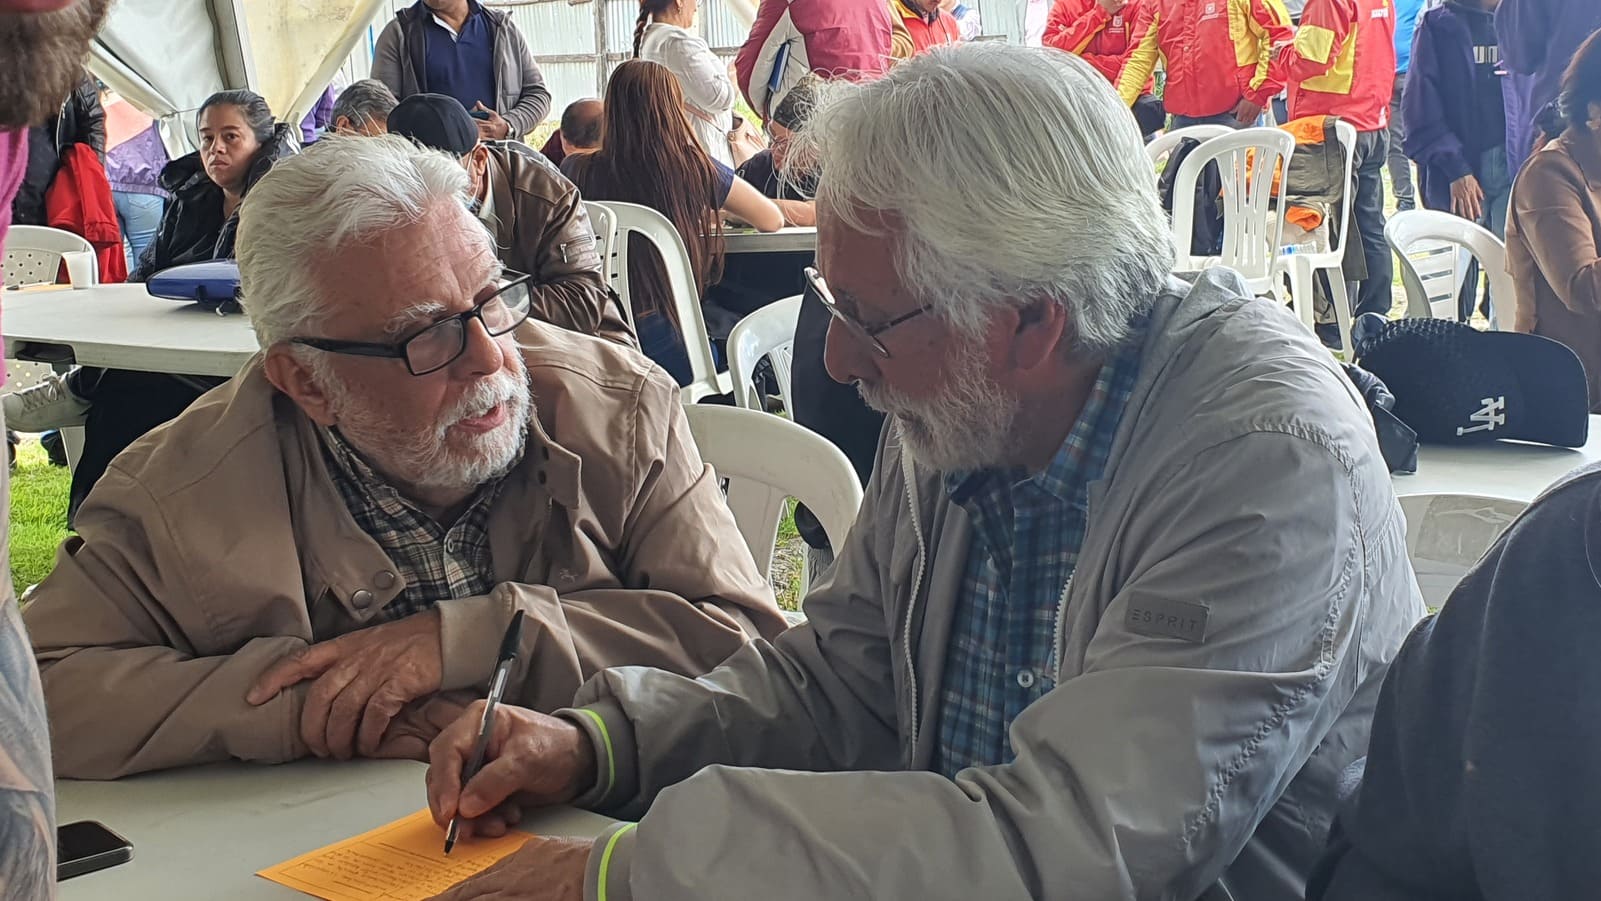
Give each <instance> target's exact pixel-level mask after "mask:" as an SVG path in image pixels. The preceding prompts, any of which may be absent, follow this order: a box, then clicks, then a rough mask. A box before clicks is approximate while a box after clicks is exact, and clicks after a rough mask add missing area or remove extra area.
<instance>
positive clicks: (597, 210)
mask: <svg viewBox="0 0 1601 901" xmlns="http://www.w3.org/2000/svg"><path fill="white" fill-rule="evenodd" d="M584 212H585V213H586V214H588V216H589V228H590V230H591V231H593V232H594V233H595V252H596V253H598V254H600V269H601V272H603V273H605V276H606V283H607V284H609V285H611V287H612V290H614V291H615V290H617V289H618V274H617V263H616V261H615V260H614V259H613V255H614V254H616V253H617V216H616V214H615V213H613V212H612V210H611V207H609V206H607V205H605V204H604V203H596V202H595V201H593V200H586V201H584ZM619 296H621V294H619ZM627 299H628V298H626V297H624V298H623V300H624V301H626V300H627ZM623 316H624V317H626V318H627V320H628V324H629V325H633V324H634V308H633V307H632V306H631V305H629V304H627V303H624V304H623Z"/></svg>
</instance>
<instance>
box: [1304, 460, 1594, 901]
mask: <svg viewBox="0 0 1601 901" xmlns="http://www.w3.org/2000/svg"><path fill="white" fill-rule="evenodd" d="M1597 573H1601V467H1590V468H1588V469H1586V470H1584V471H1582V472H1579V473H1576V474H1574V475H1572V476H1570V477H1569V478H1567V479H1566V480H1565V481H1563V482H1562V483H1561V484H1560V485H1558V486H1556V487H1554V488H1552V489H1550V490H1549V491H1547V492H1546V493H1545V495H1543V496H1542V497H1541V498H1540V499H1539V500H1537V501H1535V503H1534V505H1533V506H1531V507H1530V508H1529V509H1528V510H1527V511H1526V512H1525V513H1524V515H1523V516H1522V517H1520V518H1519V519H1518V520H1516V521H1515V522H1514V523H1513V524H1512V525H1511V526H1510V527H1508V528H1507V530H1506V532H1505V533H1503V534H1502V536H1501V538H1500V539H1499V540H1498V541H1496V543H1495V545H1494V546H1492V547H1491V548H1490V550H1489V551H1488V552H1487V553H1486V554H1485V556H1484V558H1483V559H1482V560H1480V561H1479V563H1478V565H1477V566H1476V567H1475V568H1474V569H1473V570H1472V571H1471V572H1469V573H1468V575H1467V576H1466V577H1465V578H1464V579H1463V580H1462V582H1461V584H1459V585H1458V586H1457V588H1456V590H1455V591H1454V592H1452V594H1451V597H1450V599H1449V600H1448V601H1446V603H1445V606H1444V607H1442V608H1441V609H1440V612H1439V613H1438V614H1436V615H1435V616H1434V617H1432V618H1430V619H1429V620H1427V621H1425V622H1424V623H1422V624H1421V625H1419V626H1418V628H1417V629H1416V631H1414V632H1413V634H1412V636H1411V637H1410V638H1409V639H1407V642H1406V645H1405V647H1403V649H1402V650H1401V653H1400V654H1399V655H1398V656H1397V657H1396V659H1395V662H1394V663H1393V664H1392V665H1391V667H1390V674H1389V677H1388V678H1387V679H1386V680H1385V684H1384V692H1383V696H1382V698H1381V700H1380V703H1379V708H1378V712H1377V715H1376V716H1375V718H1374V723H1373V738H1372V743H1371V745H1370V747H1369V749H1368V757H1367V765H1366V768H1365V774H1364V775H1363V777H1362V783H1361V787H1360V789H1359V790H1358V791H1357V793H1356V795H1355V796H1354V797H1353V798H1352V799H1351V801H1350V803H1349V804H1348V806H1347V807H1346V809H1345V810H1344V811H1342V812H1341V814H1340V819H1339V825H1338V827H1337V829H1336V834H1335V836H1334V837H1333V839H1332V840H1331V842H1330V847H1329V852H1328V856H1327V857H1326V858H1325V860H1324V862H1323V864H1322V866H1321V867H1320V870H1321V872H1320V874H1319V876H1318V877H1317V878H1315V879H1314V880H1313V883H1312V886H1311V891H1310V892H1309V894H1308V897H1309V899H1310V901H1414V899H1435V898H1439V899H1447V898H1476V899H1482V901H1570V899H1575V898H1591V897H1594V896H1595V895H1596V887H1597V886H1598V885H1601V855H1597V854H1596V853H1595V849H1596V848H1597V847H1598V844H1601V818H1598V817H1597V816H1596V811H1597V810H1601V717H1598V716H1596V715H1595V714H1594V709H1593V708H1594V698H1595V695H1596V691H1597V689H1598V687H1601V657H1598V656H1597V654H1596V651H1595V648H1596V643H1597V641H1598V640H1601V579H1598V576H1597Z"/></svg>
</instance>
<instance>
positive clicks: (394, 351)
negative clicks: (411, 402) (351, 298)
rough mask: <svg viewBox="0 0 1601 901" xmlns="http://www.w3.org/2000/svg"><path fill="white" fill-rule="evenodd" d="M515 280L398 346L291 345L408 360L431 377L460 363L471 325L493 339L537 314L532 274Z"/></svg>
mask: <svg viewBox="0 0 1601 901" xmlns="http://www.w3.org/2000/svg"><path fill="white" fill-rule="evenodd" d="M507 275H508V276H511V277H512V278H511V280H510V281H507V282H505V283H503V284H502V285H501V286H500V288H499V290H497V291H496V292H495V293H494V294H491V295H490V296H489V297H487V298H485V299H484V300H483V301H482V302H481V303H479V304H478V305H477V306H475V307H473V308H472V309H470V310H468V311H467V312H465V313H458V314H457V315H455V316H451V317H449V318H448V319H441V320H439V321H438V322H435V323H432V324H431V325H428V326H425V327H424V328H423V329H421V330H420V331H418V332H416V333H414V334H412V335H411V336H410V337H408V338H403V339H401V340H400V341H398V342H396V343H394V344H380V343H377V342H371V341H340V340H336V339H333V338H290V339H289V343H290V344H300V345H304V346H305V347H312V348H316V349H317V350H322V351H327V352H328V353H336V354H349V355H351V356H358V357H387V358H392V359H398V360H404V361H405V362H406V369H407V370H408V371H409V372H410V373H411V374H412V375H427V374H428V373H430V372H437V371H439V370H441V369H443V368H445V367H446V366H449V365H450V364H451V363H454V362H456V358H457V357H460V356H461V355H462V354H463V353H465V352H466V350H467V323H468V321H469V320H472V319H476V320H478V321H479V322H480V323H482V324H483V326H484V331H486V332H488V333H489V336H490V337H491V338H498V337H500V336H501V335H504V334H506V333H507V332H509V331H511V330H512V329H514V328H516V327H517V326H519V325H522V324H523V322H524V321H525V320H527V319H528V314H529V313H530V312H532V311H533V307H534V295H533V292H532V290H531V289H530V288H529V283H530V282H531V281H532V279H533V276H531V275H520V274H518V273H515V272H509V273H507Z"/></svg>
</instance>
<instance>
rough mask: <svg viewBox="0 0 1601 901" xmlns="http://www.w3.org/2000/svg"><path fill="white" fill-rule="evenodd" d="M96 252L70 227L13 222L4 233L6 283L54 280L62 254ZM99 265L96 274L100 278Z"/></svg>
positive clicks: (20, 283)
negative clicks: (69, 228) (67, 228)
mask: <svg viewBox="0 0 1601 901" xmlns="http://www.w3.org/2000/svg"><path fill="white" fill-rule="evenodd" d="M94 252H95V249H94V245H93V244H90V243H89V242H88V241H86V240H84V239H83V238H81V237H79V236H78V235H75V234H73V233H72V232H69V231H62V230H61V229H59V228H46V227H44V226H42V225H13V226H11V230H10V231H9V232H7V233H6V246H5V263H4V266H5V268H4V270H3V271H4V273H5V283H6V284H8V285H47V284H55V281H56V275H57V273H59V272H60V271H61V255H62V254H65V253H89V254H92V253H94ZM98 272H99V270H98V267H97V268H96V276H95V277H96V278H99V275H98Z"/></svg>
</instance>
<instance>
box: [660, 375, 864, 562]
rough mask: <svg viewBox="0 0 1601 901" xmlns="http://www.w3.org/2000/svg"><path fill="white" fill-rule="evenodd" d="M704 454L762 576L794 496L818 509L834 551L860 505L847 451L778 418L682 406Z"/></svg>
mask: <svg viewBox="0 0 1601 901" xmlns="http://www.w3.org/2000/svg"><path fill="white" fill-rule="evenodd" d="M684 414H685V415H686V416H687V417H688V418H689V431H690V433H691V434H693V435H694V436H695V444H696V446H697V447H699V448H700V455H701V459H703V460H705V461H706V463H707V464H708V465H709V466H711V468H712V469H713V470H715V471H716V472H717V476H718V478H721V479H726V480H728V507H729V509H730V510H732V511H733V513H734V522H736V523H737V524H738V525H739V534H740V535H741V536H742V537H744V539H745V543H746V544H747V545H748V546H749V547H750V552H751V556H753V557H755V558H756V567H757V569H759V570H761V571H762V573H763V574H764V575H766V574H767V573H768V570H769V569H770V567H771V566H772V562H773V548H774V546H775V545H776V544H777V541H778V522H779V520H780V519H781V518H782V517H783V515H784V508H785V501H786V500H787V499H788V498H794V499H796V500H798V501H800V502H801V503H803V504H805V505H806V506H807V508H808V509H810V510H811V511H812V513H814V514H816V516H817V520H818V522H820V523H822V526H823V531H824V532H826V533H827V534H828V543H829V544H830V545H831V546H832V547H833V549H834V552H835V553H839V551H840V549H842V548H843V547H844V546H845V536H846V535H847V534H849V532H850V528H851V523H853V522H855V521H856V513H857V511H858V510H859V509H860V508H861V506H862V483H861V481H860V480H858V479H857V477H856V470H855V469H854V468H852V467H851V461H850V460H849V459H847V458H846V456H845V453H844V451H841V450H840V449H839V448H837V447H835V446H834V444H833V442H831V441H829V440H828V439H827V438H824V437H823V436H822V435H819V434H817V433H816V432H814V431H812V430H811V429H808V428H806V427H804V426H800V425H796V424H795V423H793V422H790V421H789V420H787V419H785V418H783V417H782V416H773V415H772V414H769V413H758V412H756V411H755V410H742V409H740V408H738V407H724V406H714V405H710V404H707V405H695V404H690V405H688V406H686V407H684Z"/></svg>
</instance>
